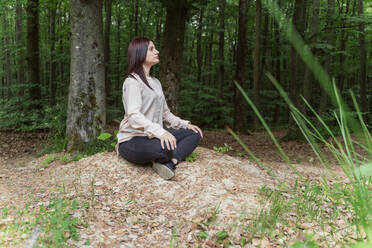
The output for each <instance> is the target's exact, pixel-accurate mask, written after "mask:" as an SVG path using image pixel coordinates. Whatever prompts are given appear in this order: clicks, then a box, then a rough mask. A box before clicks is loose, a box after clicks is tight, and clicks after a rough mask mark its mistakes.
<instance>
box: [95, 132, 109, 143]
mask: <svg viewBox="0 0 372 248" xmlns="http://www.w3.org/2000/svg"><path fill="white" fill-rule="evenodd" d="M111 136H112V134H110V133H101V134H100V135H99V136H98V137H97V139H99V140H102V141H105V140H107V139H108V138H110V137H111Z"/></svg>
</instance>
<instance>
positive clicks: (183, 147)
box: [119, 129, 201, 164]
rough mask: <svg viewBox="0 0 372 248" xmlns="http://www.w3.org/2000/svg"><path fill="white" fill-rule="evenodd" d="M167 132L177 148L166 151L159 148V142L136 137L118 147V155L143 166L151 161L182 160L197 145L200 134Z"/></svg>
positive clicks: (181, 130) (187, 130) (176, 131)
mask: <svg viewBox="0 0 372 248" xmlns="http://www.w3.org/2000/svg"><path fill="white" fill-rule="evenodd" d="M169 132H170V133H171V134H172V135H173V136H174V137H175V138H176V140H177V148H176V149H174V150H168V148H167V147H166V146H165V147H164V149H163V148H161V143H160V140H159V139H157V138H153V139H149V138H148V137H145V136H137V137H133V138H132V139H130V140H128V141H125V142H122V143H120V145H119V153H120V155H121V156H122V157H123V158H125V159H126V160H128V161H129V162H132V163H137V164H145V163H149V162H151V161H157V162H160V163H166V162H168V161H169V160H171V159H172V158H175V159H177V161H179V162H180V161H182V160H184V159H185V158H186V157H187V156H188V155H189V154H191V153H192V152H193V151H194V150H195V148H196V147H197V146H198V145H199V142H200V139H201V137H200V134H199V133H195V132H194V131H192V130H189V129H177V130H176V129H171V130H169Z"/></svg>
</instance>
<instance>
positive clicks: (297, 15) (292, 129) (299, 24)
mask: <svg viewBox="0 0 372 248" xmlns="http://www.w3.org/2000/svg"><path fill="white" fill-rule="evenodd" d="M305 8H306V0H296V1H295V6H294V10H293V25H294V27H295V29H296V30H297V32H298V33H299V35H300V36H301V37H302V38H303V37H304V31H305V24H306V23H305V16H306V15H305ZM302 79H303V62H302V60H301V58H300V56H299V55H298V54H297V52H296V50H295V48H294V47H293V46H292V47H291V55H290V85H289V95H290V98H291V100H292V103H293V104H294V106H296V107H298V105H299V98H300V94H301V92H300V87H299V86H300V82H302ZM300 135H301V132H300V130H299V129H298V127H297V126H296V124H295V122H294V120H293V119H292V118H290V120H289V128H288V132H287V134H286V135H285V137H284V138H283V139H284V140H295V139H298V138H299V136H300Z"/></svg>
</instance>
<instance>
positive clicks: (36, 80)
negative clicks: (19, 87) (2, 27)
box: [27, 0, 41, 108]
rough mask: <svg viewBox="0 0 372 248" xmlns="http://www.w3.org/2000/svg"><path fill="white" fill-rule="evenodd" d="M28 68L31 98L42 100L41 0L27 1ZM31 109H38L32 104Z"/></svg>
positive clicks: (36, 105)
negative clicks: (40, 52) (40, 51)
mask: <svg viewBox="0 0 372 248" xmlns="http://www.w3.org/2000/svg"><path fill="white" fill-rule="evenodd" d="M27 67H28V74H29V76H28V81H29V82H30V83H31V84H32V86H31V87H30V91H29V94H30V98H31V99H32V100H40V99H41V89H40V86H39V85H40V54H39V0H28V1H27ZM30 107H31V108H38V107H39V105H38V104H32V105H31V106H30Z"/></svg>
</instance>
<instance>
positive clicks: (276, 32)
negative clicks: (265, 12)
mask: <svg viewBox="0 0 372 248" xmlns="http://www.w3.org/2000/svg"><path fill="white" fill-rule="evenodd" d="M278 6H279V7H280V0H278ZM274 54H275V79H276V80H277V81H278V83H279V84H280V83H281V82H282V80H281V73H280V56H281V54H280V29H279V25H278V23H277V22H276V21H274ZM276 99H277V101H276V104H275V108H274V117H273V122H274V123H278V121H279V112H280V105H279V104H278V102H279V100H280V97H279V96H278V97H277V98H276Z"/></svg>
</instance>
